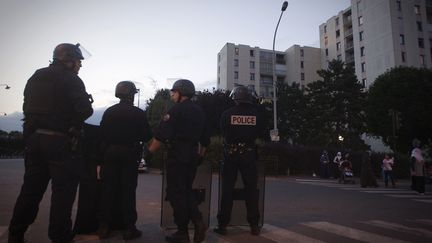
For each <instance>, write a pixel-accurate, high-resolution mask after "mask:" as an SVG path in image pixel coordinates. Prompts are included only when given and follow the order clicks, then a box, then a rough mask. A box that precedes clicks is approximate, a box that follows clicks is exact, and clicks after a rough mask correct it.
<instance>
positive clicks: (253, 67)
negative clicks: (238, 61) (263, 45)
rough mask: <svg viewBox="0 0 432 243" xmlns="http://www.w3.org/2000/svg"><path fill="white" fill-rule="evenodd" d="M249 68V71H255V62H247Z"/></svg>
mask: <svg viewBox="0 0 432 243" xmlns="http://www.w3.org/2000/svg"><path fill="white" fill-rule="evenodd" d="M249 67H250V69H255V62H254V61H250V62H249Z"/></svg>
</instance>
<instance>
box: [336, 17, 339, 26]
mask: <svg viewBox="0 0 432 243" xmlns="http://www.w3.org/2000/svg"><path fill="white" fill-rule="evenodd" d="M335 23H336V26H339V18H336V19H335Z"/></svg>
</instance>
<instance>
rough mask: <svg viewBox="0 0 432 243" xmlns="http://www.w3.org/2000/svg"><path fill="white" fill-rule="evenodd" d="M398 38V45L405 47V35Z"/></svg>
mask: <svg viewBox="0 0 432 243" xmlns="http://www.w3.org/2000/svg"><path fill="white" fill-rule="evenodd" d="M399 37H400V44H401V45H405V35H399Z"/></svg>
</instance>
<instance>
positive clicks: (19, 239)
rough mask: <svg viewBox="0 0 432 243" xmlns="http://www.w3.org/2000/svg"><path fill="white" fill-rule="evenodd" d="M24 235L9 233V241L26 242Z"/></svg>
mask: <svg viewBox="0 0 432 243" xmlns="http://www.w3.org/2000/svg"><path fill="white" fill-rule="evenodd" d="M26 242H27V241H26V240H25V239H24V235H12V234H10V233H9V236H8V243H26Z"/></svg>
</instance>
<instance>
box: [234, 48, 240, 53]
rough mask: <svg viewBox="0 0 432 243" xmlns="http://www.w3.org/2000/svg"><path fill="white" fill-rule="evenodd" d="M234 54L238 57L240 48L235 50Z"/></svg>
mask: <svg viewBox="0 0 432 243" xmlns="http://www.w3.org/2000/svg"><path fill="white" fill-rule="evenodd" d="M234 52H235V54H236V55H238V54H239V49H238V47H236V48H235V49H234Z"/></svg>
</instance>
